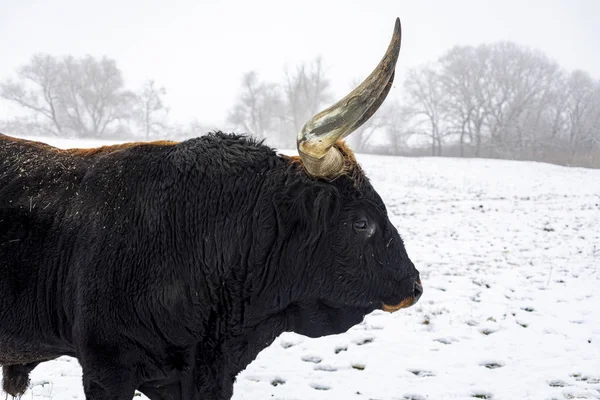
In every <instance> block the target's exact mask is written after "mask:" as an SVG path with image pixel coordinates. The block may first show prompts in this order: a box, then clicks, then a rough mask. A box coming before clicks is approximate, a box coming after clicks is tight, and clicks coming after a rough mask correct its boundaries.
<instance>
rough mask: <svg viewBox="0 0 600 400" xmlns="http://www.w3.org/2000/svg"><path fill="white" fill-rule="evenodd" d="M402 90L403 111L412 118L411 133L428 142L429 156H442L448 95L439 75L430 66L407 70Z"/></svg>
mask: <svg viewBox="0 0 600 400" xmlns="http://www.w3.org/2000/svg"><path fill="white" fill-rule="evenodd" d="M404 91H405V95H406V96H407V97H408V102H409V103H408V105H407V106H405V109H404V111H403V112H405V113H406V114H407V115H410V116H412V122H413V131H414V132H415V133H417V134H420V135H423V136H425V137H427V138H428V139H429V141H430V145H431V155H433V156H436V155H437V156H441V155H442V143H443V137H444V136H445V135H446V134H447V133H448V132H447V130H446V127H445V126H444V118H445V115H446V113H447V103H448V96H447V94H446V92H445V90H444V86H443V82H442V79H441V75H440V73H439V72H438V71H437V70H436V69H435V68H434V67H433V66H426V67H423V68H420V69H412V70H409V72H408V76H407V78H406V81H405V82H404Z"/></svg>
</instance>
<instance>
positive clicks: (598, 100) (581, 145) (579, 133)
mask: <svg viewBox="0 0 600 400" xmlns="http://www.w3.org/2000/svg"><path fill="white" fill-rule="evenodd" d="M566 95H567V104H566V112H567V121H568V131H567V132H566V138H567V143H568V148H569V162H572V161H573V159H574V158H575V155H576V154H577V153H578V152H585V151H586V150H587V149H590V148H598V144H599V143H598V130H599V127H600V84H599V83H598V82H594V80H593V79H592V78H591V77H590V75H589V74H587V73H586V72H583V71H573V72H572V73H571V75H570V76H569V77H568V79H567V93H566Z"/></svg>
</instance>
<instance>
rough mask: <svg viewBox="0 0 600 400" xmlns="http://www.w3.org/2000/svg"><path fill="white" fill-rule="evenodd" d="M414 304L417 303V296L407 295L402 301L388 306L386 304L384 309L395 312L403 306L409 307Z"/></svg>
mask: <svg viewBox="0 0 600 400" xmlns="http://www.w3.org/2000/svg"><path fill="white" fill-rule="evenodd" d="M413 304H415V298H414V297H407V298H406V299H404V300H402V301H401V302H400V303H398V304H396V305H393V306H388V305H387V304H384V305H383V311H387V312H395V311H398V310H400V309H402V308H408V307H410V306H412V305H413Z"/></svg>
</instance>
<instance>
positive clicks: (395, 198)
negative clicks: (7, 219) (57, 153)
mask: <svg viewBox="0 0 600 400" xmlns="http://www.w3.org/2000/svg"><path fill="white" fill-rule="evenodd" d="M55 143H56V142H55ZM58 145H61V146H72V145H76V146H81V147H85V146H86V145H87V143H75V144H72V143H67V142H62V143H59V144H58ZM94 145H95V143H94ZM359 161H360V162H361V163H362V165H363V167H364V168H365V170H366V171H367V173H368V174H369V175H370V177H371V179H372V181H373V183H374V185H375V187H376V188H377V189H378V191H379V193H380V194H381V195H382V197H383V198H384V200H385V201H386V204H387V205H388V210H389V212H390V215H391V216H392V220H393V222H394V223H395V224H396V226H397V227H398V229H399V231H400V233H401V234H402V235H403V237H404V239H405V242H406V246H407V250H408V253H409V255H410V256H411V257H412V260H413V261H414V263H415V264H416V265H417V268H418V269H419V270H420V271H421V276H422V280H423V285H424V288H425V292H424V295H423V297H422V298H421V301H420V302H419V303H418V304H417V305H416V306H415V307H413V308H410V309H408V310H403V311H400V312H398V313H395V314H387V313H383V312H374V313H373V314H371V315H369V316H368V317H367V318H366V319H365V321H364V322H363V323H362V324H360V325H359V326H356V327H355V328H352V329H351V330H350V331H349V332H347V333H346V334H342V335H337V336H332V337H326V338H321V339H308V338H306V337H302V336H299V335H296V334H284V335H282V336H281V337H280V338H279V339H277V340H276V341H275V343H274V344H273V345H272V346H271V347H269V348H268V349H266V350H265V351H263V352H262V353H261V354H260V355H259V356H258V358H257V359H256V360H255V361H254V362H253V363H252V364H251V365H250V366H249V367H248V368H247V369H246V371H244V372H242V373H241V374H240V376H239V377H238V381H237V383H236V386H235V395H234V399H236V400H259V399H260V400H263V399H280V400H284V399H285V400H296V399H297V400H300V399H301V400H312V399H314V400H325V399H327V400H333V399H336V400H338V399H340V400H342V399H343V400H346V399H349V400H350V399H356V400H370V399H373V400H375V399H377V400H384V399H386V400H387V399H389V400H394V399H396V400H400V399H412V400H421V399H473V398H484V399H485V398H487V399H511V400H513V399H580V398H583V399H600V310H599V309H600V295H599V294H598V293H597V292H598V288H599V287H600V170H586V169H577V168H564V167H558V166H552V165H548V164H541V163H529V162H511V161H496V160H464V159H444V158H401V157H378V156H366V155H365V156H360V157H359ZM24 398H25V399H28V398H35V399H42V398H54V399H83V398H84V397H83V390H82V387H81V370H80V368H79V365H78V364H77V361H76V360H73V359H70V358H67V357H64V358H61V359H59V360H56V361H53V362H48V363H45V364H42V365H40V366H39V367H38V368H37V369H36V370H34V372H33V373H32V389H31V390H30V391H29V392H28V393H27V394H26V395H25V396H24Z"/></svg>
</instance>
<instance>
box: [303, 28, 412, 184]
mask: <svg viewBox="0 0 600 400" xmlns="http://www.w3.org/2000/svg"><path fill="white" fill-rule="evenodd" d="M400 39H401V29H400V19H399V18H396V25H395V26H394V35H393V36H392V41H391V42H390V45H389V46H388V49H387V51H386V53H385V55H384V56H383V59H382V60H381V61H380V62H379V65H378V66H377V68H375V70H374V71H373V72H372V73H371V75H369V77H368V78H367V79H365V80H364V82H363V83H361V84H360V85H359V86H358V87H357V88H356V89H354V90H353V91H352V92H350V93H349V94H348V95H347V96H346V97H344V98H343V99H342V100H340V101H338V102H337V103H335V104H334V105H332V106H331V107H329V108H327V109H326V110H323V111H321V112H320V113H318V114H317V115H315V116H314V117H313V118H312V119H311V120H310V121H308V122H307V123H306V124H305V125H304V127H302V130H301V131H300V133H299V134H298V139H297V142H296V144H297V146H298V153H299V154H300V157H301V158H302V162H303V164H304V166H305V168H306V170H307V171H308V173H309V174H311V175H312V176H317V177H331V176H335V175H336V174H338V173H340V171H341V170H342V169H343V167H344V159H343V156H342V155H341V153H340V152H339V151H338V150H337V149H336V148H335V147H332V146H333V145H334V144H335V142H337V141H338V140H340V139H343V138H345V137H346V136H348V135H349V134H350V133H352V132H354V131H355V130H356V129H357V128H358V127H359V126H361V125H362V124H363V123H364V122H365V121H367V120H368V119H369V118H370V117H371V116H372V115H373V114H374V113H375V111H377V109H378V108H379V106H381V104H382V103H383V100H385V98H386V96H387V94H388V93H389V91H390V89H391V87H392V82H393V81H394V70H395V68H396V61H397V60H398V53H399V52H400Z"/></svg>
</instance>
